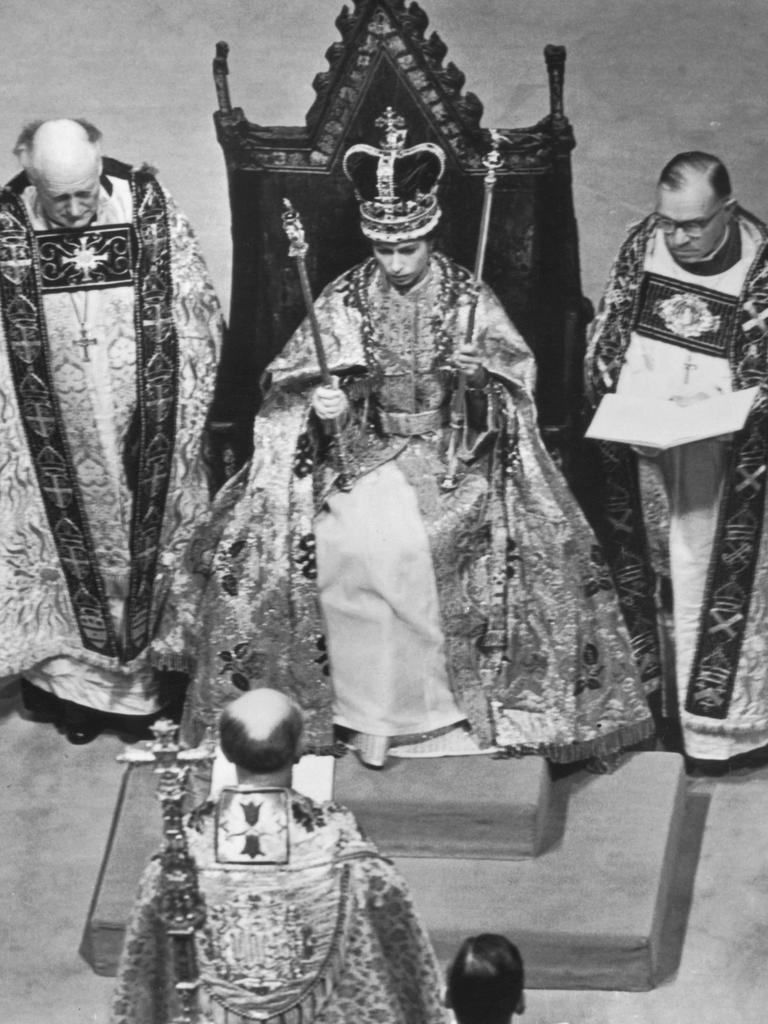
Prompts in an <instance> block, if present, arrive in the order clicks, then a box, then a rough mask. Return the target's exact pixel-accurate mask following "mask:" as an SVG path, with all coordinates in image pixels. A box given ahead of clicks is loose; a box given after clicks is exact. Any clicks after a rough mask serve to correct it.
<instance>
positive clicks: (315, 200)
mask: <svg viewBox="0 0 768 1024" xmlns="http://www.w3.org/2000/svg"><path fill="white" fill-rule="evenodd" d="M336 26H337V28H338V30H339V32H340V34H341V41H338V42H335V43H333V44H332V45H331V46H330V48H329V49H328V51H327V52H326V58H327V60H328V70H327V71H324V72H321V73H320V74H318V75H316V76H315V79H314V82H313V86H314V89H315V92H316V99H315V101H314V103H313V104H312V106H311V108H310V110H309V111H308V113H307V117H306V124H305V126H304V127H295V128H284V127H264V126H261V125H258V124H255V123H252V122H250V121H248V120H247V118H246V116H245V114H244V113H243V110H242V109H241V108H239V107H232V105H231V101H230V96H229V87H228V67H227V56H228V51H229V48H228V46H227V44H226V43H219V44H218V46H217V51H216V58H215V60H214V79H215V82H216V88H217V94H218V100H219V110H218V111H217V112H216V114H215V115H214V120H215V123H216V129H217V135H218V139H219V142H220V144H221V146H222V149H223V151H224V155H225V159H226V165H227V173H228V179H229V191H230V204H231V211H232V235H233V274H232V306H231V311H230V329H229V337H228V339H227V344H226V347H225V352H224V355H223V357H222V368H221V372H220V381H219V392H218V396H217V402H216V407H215V410H214V419H216V420H218V421H220V422H222V423H224V422H225V423H233V424H234V428H233V429H234V430H235V432H236V433H238V434H239V435H240V436H241V438H242V437H246V436H249V435H250V425H251V422H252V419H253V415H254V413H255V411H256V408H257V404H258V387H257V382H258V379H259V376H260V374H261V373H262V371H263V370H264V368H265V367H266V366H267V364H268V363H269V362H270V360H271V359H272V358H273V356H274V355H275V354H277V352H279V351H280V349H281V348H282V346H283V345H284V344H285V342H286V341H287V339H288V337H289V336H290V334H291V333H292V332H293V330H294V329H295V328H296V326H297V325H298V324H299V323H300V321H301V320H302V318H303V316H304V306H303V300H302V296H301V290H300V287H299V282H298V279H297V276H296V271H295V267H294V265H293V261H292V260H290V259H289V257H288V242H287V239H286V238H285V236H284V234H283V231H282V228H281V221H280V217H281V212H282V200H283V197H287V198H289V199H290V200H291V202H292V203H293V205H294V206H295V208H296V209H297V211H298V212H299V214H300V215H301V218H302V221H303V223H304V227H305V231H306V236H307V240H308V242H309V251H308V253H307V268H308V272H309V277H310V281H311V284H312V288H313V292H314V294H317V293H319V291H320V290H321V288H322V287H323V286H324V285H325V284H327V283H328V282H329V281H331V280H333V279H334V278H335V277H337V276H338V275H339V274H340V273H342V272H343V271H344V270H347V269H348V268H349V267H351V266H353V265H354V264H355V263H358V262H360V261H361V260H362V259H364V258H365V257H366V256H367V255H368V254H369V252H370V248H369V245H368V243H366V241H365V239H364V238H363V237H362V235H361V233H360V229H359V215H358V207H357V203H356V202H355V198H354V195H353V190H352V185H351V183H350V182H349V181H348V179H347V178H346V176H345V175H344V173H343V170H342V160H343V156H344V153H345V152H346V150H347V149H348V148H349V147H350V146H352V145H354V144H356V143H367V144H369V145H376V144H377V143H378V141H379V130H378V129H377V128H376V125H375V122H376V120H377V118H378V117H379V116H380V115H381V112H382V111H383V110H384V109H385V108H386V107H387V106H392V107H394V108H395V110H396V111H397V112H398V113H399V114H400V115H402V117H403V118H404V119H405V123H406V126H407V129H408V144H409V145H414V144H416V143H420V142H433V143H436V144H437V145H439V146H440V147H441V148H442V149H443V150H444V151H445V153H446V158H447V168H446V173H445V176H444V179H443V183H442V186H441V190H440V202H441V206H442V208H443V217H442V221H441V226H440V230H439V239H438V245H439V247H440V248H441V249H442V250H443V251H444V252H446V253H447V254H448V255H449V256H451V257H453V258H454V259H456V260H457V261H458V262H459V263H461V264H463V265H464V266H467V267H470V268H471V267H472V265H473V263H474V258H475V249H476V246H477V235H478V229H479V225H480V211H481V208H482V196H483V181H482V179H483V174H484V173H485V172H484V168H483V165H482V157H483V156H484V154H485V153H486V152H487V150H488V149H489V146H490V139H489V132H488V130H487V129H484V128H481V126H480V120H481V117H482V112H483V108H482V104H481V102H480V100H479V99H478V98H477V97H476V96H474V95H473V94H472V93H471V92H464V91H463V86H464V81H465V78H464V75H463V73H462V72H461V71H460V70H459V69H458V68H456V67H455V65H454V64H453V63H451V62H448V63H444V61H445V57H446V54H447V48H446V46H445V44H444V43H443V41H442V40H441V39H440V37H439V36H438V35H437V33H435V32H432V33H431V34H430V35H427V29H428V18H427V16H426V14H425V13H424V12H423V10H422V9H421V8H420V7H419V6H418V4H416V3H409V4H406V3H405V2H404V0H355V3H354V5H353V8H352V9H350V8H348V7H344V8H343V9H342V12H341V14H340V15H339V17H338V18H337V20H336ZM545 54H546V58H547V71H548V74H549V82H550V97H551V106H550V111H549V112H548V113H547V115H546V116H545V117H543V118H542V120H541V121H540V122H539V123H538V124H536V125H535V126H533V127H530V128H518V129H505V128H502V129H501V131H502V134H503V135H504V137H505V140H506V143H505V145H504V147H503V150H502V155H503V157H504V166H503V168H502V173H501V174H500V176H499V178H498V181H497V184H496V191H495V197H494V208H493V218H492V223H491V228H490V232H489V239H488V250H487V257H486V264H485V275H484V277H485V280H486V281H487V283H488V284H489V285H490V286H491V287H492V288H493V289H494V290H495V291H496V293H497V295H498V296H499V298H500V300H501V302H502V303H503V304H504V306H505V308H506V309H507V311H508V313H509V314H510V316H511V318H512V319H513V321H514V322H515V324H516V325H517V326H518V328H519V329H520V331H521V332H522V333H523V335H524V337H525V338H526V340H527V342H528V343H529V345H530V346H531V348H532V349H533V351H534V353H535V354H536V357H537V362H538V365H539V385H538V394H537V401H538V405H539V413H540V418H541V423H542V426H543V427H544V429H545V431H547V430H548V431H550V432H554V433H555V434H557V433H562V432H567V430H568V428H569V426H570V425H571V424H572V422H573V420H574V416H575V411H576V409H577V408H578V403H579V399H580V363H581V356H582V353H583V335H584V326H585V319H586V317H585V311H586V303H585V301H584V299H583V296H582V294H581V284H580V276H579V263H578V245H577V235H576V223H575V219H574V214H573V201H572V192H571V166H570V152H571V149H572V148H573V145H574V140H573V133H572V130H571V126H570V124H569V122H568V121H567V119H566V118H565V117H564V115H563V110H562V80H563V68H564V59H565V52H564V50H563V49H562V48H561V47H547V50H546V51H545ZM512 84H513V83H510V89H511V87H512ZM494 127H495V126H494Z"/></svg>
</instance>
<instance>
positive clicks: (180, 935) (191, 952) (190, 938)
mask: <svg viewBox="0 0 768 1024" xmlns="http://www.w3.org/2000/svg"><path fill="white" fill-rule="evenodd" d="M151 728H152V732H153V734H154V736H155V741H154V743H153V744H152V745H151V747H148V748H147V747H139V748H136V749H133V748H130V749H128V750H126V752H125V753H124V754H119V755H118V758H117V760H118V761H122V762H126V763H128V764H132V765H140V764H154V766H155V767H154V768H153V771H154V773H155V775H156V776H157V798H158V800H159V801H160V804H161V807H162V816H163V834H164V845H163V851H162V853H161V855H160V863H161V866H162V867H161V876H160V877H161V882H160V916H161V918H162V922H163V925H164V928H165V933H166V935H167V936H168V940H169V943H170V948H171V958H172V964H173V975H174V988H175V990H176V997H177V999H178V1011H179V1012H178V1013H177V1014H176V1015H175V1016H174V1017H173V1020H172V1021H169V1024H205V1022H204V1021H203V1018H202V1017H201V1015H200V1006H199V1002H198V990H199V988H200V984H201V981H200V972H199V970H198V964H197V950H196V933H197V932H198V931H199V930H200V929H201V928H202V926H203V925H204V924H205V916H206V915H205V902H204V901H203V899H202V897H201V895H200V890H199V887H198V883H197V866H196V864H195V862H194V859H193V858H192V855H191V854H190V852H189V849H188V846H187V837H186V833H185V831H184V823H183V805H184V796H185V787H184V784H185V782H186V779H187V775H188V774H189V770H190V768H191V767H192V765H193V764H195V763H196V762H210V761H212V760H213V758H214V755H215V753H216V744H215V741H214V740H213V738H212V737H211V736H210V735H206V737H205V738H204V740H203V743H202V745H201V746H199V747H195V748H193V749H191V750H183V749H181V748H180V747H179V745H178V743H177V742H176V732H177V729H178V726H176V725H175V724H174V723H173V722H171V721H170V720H169V719H167V718H161V719H160V720H159V721H157V722H156V723H155V724H154V725H153V726H152V727H151Z"/></svg>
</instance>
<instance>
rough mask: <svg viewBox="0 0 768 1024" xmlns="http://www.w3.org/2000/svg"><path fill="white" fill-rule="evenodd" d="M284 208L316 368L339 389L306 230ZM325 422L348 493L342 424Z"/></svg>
mask: <svg viewBox="0 0 768 1024" xmlns="http://www.w3.org/2000/svg"><path fill="white" fill-rule="evenodd" d="M283 206H284V207H285V211H284V213H283V230H284V231H285V233H286V235H287V236H288V238H289V240H290V243H291V244H290V248H289V249H288V255H289V256H292V257H293V258H294V259H295V260H296V269H297V270H298V272H299V281H300V282H301V292H302V295H303V296H304V305H305V306H306V309H307V318H308V319H309V326H310V328H311V331H312V340H313V341H314V343H315V353H316V355H317V364H318V366H319V367H320V377H321V378H322V381H323V384H325V386H326V387H330V388H333V387H338V384H337V382H336V381H335V380H334V378H333V377H332V376H331V372H330V370H329V369H328V360H327V359H326V358H325V349H324V348H323V339H322V336H321V334H320V324H319V323H318V322H317V313H315V303H314V300H313V298H312V289H311V287H310V284H309V275H308V274H307V263H306V255H307V250H308V249H309V245H308V243H307V241H306V239H305V237H304V227H303V225H302V223H301V219H300V217H299V215H298V213H297V212H296V210H294V208H293V206H292V204H291V201H290V200H289V199H285V198H284V199H283ZM323 422H324V423H325V424H326V425H327V427H328V432H329V434H331V436H332V437H333V443H334V445H335V447H336V455H337V458H338V468H339V475H338V476H337V478H336V486H337V487H338V488H339V490H341V491H349V490H351V488H352V480H351V477H350V474H349V470H348V466H349V462H348V458H347V452H346V446H345V444H344V437H343V435H342V424H341V423H340V422H339V421H337V420H324V421H323Z"/></svg>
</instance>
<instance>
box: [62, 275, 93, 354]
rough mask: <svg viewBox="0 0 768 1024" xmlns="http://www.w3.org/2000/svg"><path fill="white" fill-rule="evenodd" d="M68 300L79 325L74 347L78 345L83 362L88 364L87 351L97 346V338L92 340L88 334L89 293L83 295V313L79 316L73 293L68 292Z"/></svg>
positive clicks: (91, 336)
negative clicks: (78, 333) (78, 334)
mask: <svg viewBox="0 0 768 1024" xmlns="http://www.w3.org/2000/svg"><path fill="white" fill-rule="evenodd" d="M68 294H69V298H70V301H71V302H72V309H73V310H74V312H75V316H76V317H77V322H78V323H79V324H80V337H79V338H74V339H73V340H74V343H75V345H79V346H80V347H81V349H82V352H83V362H84V363H90V361H91V357H90V356H89V355H88V349H89V348H92V347H93V346H94V345H96V344H98V340H99V339H98V338H94V337H93V335H89V334H88V296H89V293H88V292H86V293H85V300H84V302H83V313H82V316H81V315H80V311H79V310H78V308H77V303H76V302H75V296H74V293H73V292H69V293H68Z"/></svg>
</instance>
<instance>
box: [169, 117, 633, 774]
mask: <svg viewBox="0 0 768 1024" xmlns="http://www.w3.org/2000/svg"><path fill="white" fill-rule="evenodd" d="M382 123H383V126H384V129H385V131H384V134H385V141H384V146H383V148H382V149H374V148H373V147H369V146H356V147H352V148H351V149H350V150H349V152H348V153H347V155H346V158H345V170H346V172H347V174H348V175H349V176H350V177H351V178H352V179H353V180H354V182H355V184H356V188H357V194H358V196H359V199H360V212H361V218H362V230H363V233H364V234H365V236H366V237H367V238H368V239H369V240H370V241H371V243H372V247H373V254H372V256H371V257H370V258H369V259H368V260H366V261H365V262H364V263H362V264H361V265H359V266H357V267H354V268H353V269H352V270H350V271H348V272H347V273H345V274H343V275H342V276H341V277H339V278H338V279H337V280H335V281H334V282H332V283H331V284H330V285H328V287H326V288H325V289H324V291H323V292H322V294H321V295H320V297H319V298H318V299H317V301H316V303H315V305H314V310H313V316H312V317H310V318H309V319H308V321H307V322H306V323H305V324H303V325H302V326H301V327H300V328H299V329H298V330H297V332H296V333H295V335H294V336H293V337H292V338H291V339H290V341H289V342H288V344H287V345H286V347H285V349H284V351H283V352H282V354H281V355H280V356H279V357H278V358H277V359H275V360H274V362H273V363H272V364H271V366H270V368H269V377H270V378H271V387H270V390H269V394H268V396H267V399H266V401H265V404H264V406H263V408H262V410H261V412H260V414H259V415H258V416H257V418H256V422H255V427H254V442H255V452H254V456H253V460H252V462H251V464H250V467H249V468H248V469H246V470H244V471H243V472H242V474H241V475H240V476H239V477H236V478H235V479H234V480H233V481H232V482H231V483H230V484H229V485H228V486H227V487H226V488H225V489H224V491H223V492H222V493H221V495H220V499H219V501H218V503H217V505H216V508H215V511H214V513H213V517H212V520H210V521H209V522H207V523H206V527H205V533H202V532H201V535H200V538H199V543H198V544H196V545H193V547H192V548H191V549H190V551H191V557H190V559H189V560H188V563H187V564H186V566H185V568H184V571H183V572H181V573H179V575H178V576H177V580H176V587H177V589H178V591H179V593H178V595H177V599H176V608H177V610H179V611H180V613H181V614H180V615H179V616H178V617H177V618H176V619H175V620H170V619H169V620H168V622H167V623H166V629H165V633H164V635H163V636H161V637H160V639H159V641H158V643H157V644H156V646H155V650H156V653H157V656H158V658H159V659H160V660H161V661H162V659H163V657H165V656H170V657H173V656H174V652H176V651H178V650H180V649H183V648H184V647H185V646H190V647H191V649H192V650H193V651H195V653H196V669H195V675H194V682H193V684H192V687H191V691H190V695H189V701H188V704H187V708H186V712H185V720H184V723H183V724H184V729H185V733H186V739H187V741H188V742H190V743H196V742H197V741H198V740H199V738H200V736H201V735H202V733H203V731H204V729H205V728H206V726H208V725H211V724H213V723H215V721H216V719H217V717H218V714H219V713H220V710H221V708H222V707H223V706H224V705H225V704H226V703H227V702H228V701H229V700H231V698H232V696H233V694H234V692H235V688H236V687H238V686H240V687H242V688H245V687H254V686H260V685H263V684H264V681H265V680H270V681H272V683H273V685H278V686H280V687H281V688H284V689H285V691H286V692H287V693H290V694H291V695H292V696H293V697H294V699H296V700H297V701H298V702H299V703H300V705H301V706H302V707H303V708H304V710H305V713H306V714H307V716H308V731H309V739H310V743H311V745H312V747H313V749H314V750H316V751H323V750H327V749H330V748H331V745H332V741H333V730H332V726H333V725H334V723H335V724H336V725H337V726H340V727H342V728H343V729H344V730H346V732H345V734H344V735H345V737H346V738H347V739H348V741H349V742H350V743H351V744H352V745H354V746H355V747H356V748H357V749H358V750H359V752H360V755H361V757H362V758H363V759H364V760H366V761H367V762H368V763H371V764H381V763H382V761H383V760H384V758H385V756H386V753H387V750H388V748H390V747H391V748H392V750H393V751H394V752H396V753H399V754H402V755H411V756H418V755H419V754H435V753H469V752H472V751H475V752H476V751H478V750H479V749H489V748H491V747H493V746H494V745H495V746H498V747H502V748H507V749H509V750H510V751H514V752H515V753H538V754H543V755H545V756H547V757H549V758H552V759H553V760H555V761H573V760H580V759H583V758H587V757H590V756H591V755H598V756H601V755H604V754H609V753H612V752H615V751H617V750H619V749H621V748H622V747H624V746H626V745H628V744H632V743H636V742H637V741H639V740H641V739H643V738H644V737H646V736H648V735H649V734H650V733H651V731H652V722H651V719H650V716H649V712H648V708H647V701H646V694H645V691H644V688H643V685H642V684H641V682H640V680H639V677H638V673H637V670H636V666H635V662H634V659H633V655H632V651H631V648H630V643H629V638H628V635H627V632H626V629H625V626H624V624H623V621H622V618H621V614H620V611H619V607H618V604H617V601H616V598H615V594H614V592H613V588H612V583H611V579H610V573H609V570H608V567H607V565H606V563H605V561H604V559H603V556H602V552H601V549H600V547H599V545H598V544H597V542H596V540H595V538H594V536H593V534H592V532H591V530H590V529H589V527H588V526H587V523H586V521H585V519H584V517H583V515H582V513H581V512H580V510H579V508H578V506H577V504H576V502H575V500H574V499H573V497H572V495H571V494H570V492H569V490H568V488H567V486H566V484H565V483H564V481H563V478H562V476H561V474H560V472H559V471H558V469H557V468H556V467H555V465H554V463H553V462H552V460H551V458H550V456H549V455H548V453H547V451H546V449H545V448H544V446H543V444H542V441H541V439H540V437H539V433H538V430H537V426H536V412H535V405H534V398H533V389H534V379H535V366H534V360H533V356H532V354H531V352H530V350H529V349H528V347H527V346H526V344H525V342H524V341H523V340H522V338H521V337H520V335H519V334H518V332H517V331H516V330H515V328H514V326H513V325H512V323H511V322H510V320H509V318H508V317H507V315H506V313H505V312H504V310H503V308H502V307H501V305H500V303H499V301H498V300H497V298H496V297H495V295H494V294H493V293H492V292H491V291H490V289H489V288H487V287H486V286H485V285H482V284H478V283H476V282H475V281H474V280H473V279H472V275H470V274H469V273H468V272H467V271H466V270H464V269H463V268H462V267H460V266H457V264H455V263H454V262H453V261H452V260H450V259H448V258H447V257H446V256H444V255H441V254H440V253H439V252H437V251H436V249H435V247H434V232H435V228H436V227H437V224H438V221H439V219H440V216H441V210H440V206H439V204H438V200H437V187H438V182H439V180H440V177H441V175H442V172H443V167H444V154H443V153H442V150H440V149H439V147H437V146H435V145H433V144H431V143H427V144H423V145H420V146H414V147H411V148H406V147H405V131H404V129H403V127H402V121H401V119H399V118H398V117H397V115H396V114H394V112H393V111H391V110H388V111H387V112H386V114H385V116H384V118H383V119H382ZM313 320H315V321H316V324H317V326H318V328H319V333H320V335H321V338H322V347H323V350H324V353H325V358H326V359H327V364H328V367H329V368H330V372H331V373H332V374H333V375H335V377H336V378H337V379H336V382H335V383H333V382H332V384H331V386H328V385H324V384H323V385H321V386H319V387H318V386H317V384H318V380H319V379H320V377H321V367H320V365H319V361H318V355H317V351H316V346H315V344H314V340H313V333H312V328H313V324H312V321H313ZM470 325H471V326H470ZM457 371H459V373H461V374H462V375H463V376H464V381H465V383H466V388H465V389H464V388H462V390H461V391H460V394H461V393H463V395H464V405H463V407H462V410H461V413H462V419H463V421H464V434H463V437H462V444H461V448H462V452H463V455H464V457H463V458H462V459H460V460H458V462H456V460H454V459H453V457H452V454H453V443H452V438H455V434H453V433H452V429H453V430H455V427H454V428H452V427H451V423H450V421H451V404H452V398H453V397H454V392H455V384H456V376H457ZM339 424H341V426H339ZM334 430H336V431H340V436H339V437H334V435H333V431H334ZM342 453H343V456H344V466H343V467H341V469H342V471H341V472H340V465H339V456H340V454H342ZM206 574H207V576H208V579H207V586H206V589H205V593H204V595H203V599H202V606H201V607H200V605H199V603H198V596H197V595H198V590H199V587H200V582H201V579H203V576H205V575H206ZM185 595H186V597H185Z"/></svg>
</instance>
